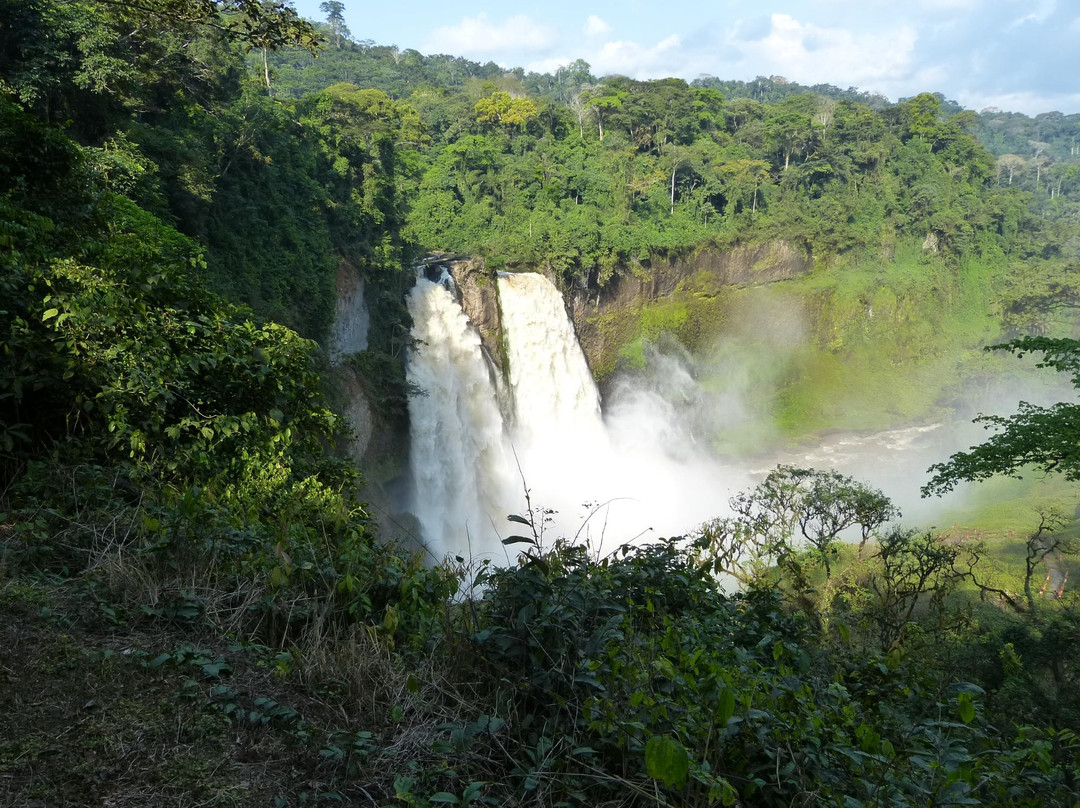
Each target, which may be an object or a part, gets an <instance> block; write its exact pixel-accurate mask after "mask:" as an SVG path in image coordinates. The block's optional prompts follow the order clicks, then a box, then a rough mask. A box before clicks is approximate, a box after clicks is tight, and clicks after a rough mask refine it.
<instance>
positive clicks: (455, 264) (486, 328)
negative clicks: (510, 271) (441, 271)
mask: <svg viewBox="0 0 1080 808" xmlns="http://www.w3.org/2000/svg"><path fill="white" fill-rule="evenodd" d="M445 265H446V266H448V267H449V268H450V274H451V275H452V276H453V277H454V283H456V284H457V287H458V292H459V294H460V295H461V308H462V309H464V311H465V315H466V316H467V317H468V318H469V321H470V322H471V323H472V324H473V325H474V326H475V327H476V330H477V331H479V332H480V342H481V343H482V344H483V346H484V350H486V351H487V352H488V356H490V357H491V359H492V361H493V362H494V363H495V365H496V367H499V368H503V369H505V368H506V358H505V354H504V351H503V346H502V340H501V339H500V335H501V333H502V326H501V320H500V318H499V285H498V282H497V280H496V275H495V272H494V271H492V270H489V269H488V268H487V267H486V265H485V264H484V259H482V258H460V259H456V260H451V261H447V262H446V264H445Z"/></svg>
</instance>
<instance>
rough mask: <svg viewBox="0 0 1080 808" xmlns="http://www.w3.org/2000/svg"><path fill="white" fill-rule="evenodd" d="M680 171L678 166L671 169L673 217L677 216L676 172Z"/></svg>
mask: <svg viewBox="0 0 1080 808" xmlns="http://www.w3.org/2000/svg"><path fill="white" fill-rule="evenodd" d="M678 170H679V167H678V166H675V167H674V168H672V169H671V215H675V172H676V171H678Z"/></svg>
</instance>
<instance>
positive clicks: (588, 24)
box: [585, 14, 611, 37]
mask: <svg viewBox="0 0 1080 808" xmlns="http://www.w3.org/2000/svg"><path fill="white" fill-rule="evenodd" d="M608 33H611V26H610V25H608V24H607V23H606V22H604V21H603V20H602V19H600V18H599V17H597V16H596V15H595V14H590V15H589V19H587V20H585V36H588V37H594V36H603V35H604V34H608Z"/></svg>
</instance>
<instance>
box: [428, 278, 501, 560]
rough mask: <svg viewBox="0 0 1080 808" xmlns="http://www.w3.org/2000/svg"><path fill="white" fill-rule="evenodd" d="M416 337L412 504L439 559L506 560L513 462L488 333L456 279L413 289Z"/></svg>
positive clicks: (441, 279) (435, 555) (444, 279)
mask: <svg viewBox="0 0 1080 808" xmlns="http://www.w3.org/2000/svg"><path fill="white" fill-rule="evenodd" d="M408 305H409V313H410V314H411V315H412V318H413V323H414V325H413V337H415V338H416V340H417V341H418V344H417V347H416V348H415V350H413V351H412V352H411V353H410V356H409V361H408V366H407V377H408V380H409V382H410V383H411V384H412V385H415V386H416V387H417V388H419V389H420V390H421V391H423V393H422V395H415V396H412V397H411V398H410V399H409V418H410V420H411V423H412V440H411V454H410V458H409V465H410V471H411V472H412V478H413V485H414V495H413V502H412V506H411V509H410V510H411V511H412V512H413V514H414V515H415V516H416V517H417V519H418V520H419V522H420V526H421V529H422V531H423V537H424V541H425V544H426V545H427V548H428V550H430V551H431V553H432V555H433V556H434V557H435V558H436V559H441V558H442V557H443V556H444V555H446V554H447V553H450V552H454V553H459V554H462V555H466V556H470V557H472V558H475V559H478V558H481V557H484V556H487V555H492V556H494V560H495V561H497V562H502V561H505V558H506V556H505V553H504V552H503V549H502V546H501V544H500V543H499V537H498V536H497V535H496V531H495V528H494V527H493V526H492V520H493V519H496V518H502V519H505V517H506V514H507V513H508V512H509V508H510V507H511V506H510V505H509V504H508V503H509V502H512V500H511V499H510V497H509V496H508V495H507V493H506V491H507V486H508V481H510V480H512V479H513V477H512V476H511V475H512V473H513V464H512V462H511V458H510V455H509V451H508V445H507V443H506V435H505V430H504V427H503V419H502V413H501V412H500V411H499V407H498V403H497V396H496V388H495V385H494V382H493V379H492V372H491V369H490V367H489V365H488V363H487V360H486V359H485V358H484V354H483V351H482V350H481V347H480V336H479V334H478V333H477V332H476V329H474V328H473V327H472V326H471V325H470V323H469V320H468V318H467V317H466V316H465V313H464V312H463V311H462V310H461V306H460V305H459V304H458V302H457V300H456V298H455V297H454V293H453V280H452V278H451V277H450V275H449V273H447V272H446V271H445V270H444V271H443V274H442V277H440V279H439V281H438V282H432V281H430V280H427V279H426V278H425V277H423V276H421V277H420V278H419V279H418V280H417V283H416V286H415V287H414V288H413V290H412V292H411V293H410V294H409V300H408Z"/></svg>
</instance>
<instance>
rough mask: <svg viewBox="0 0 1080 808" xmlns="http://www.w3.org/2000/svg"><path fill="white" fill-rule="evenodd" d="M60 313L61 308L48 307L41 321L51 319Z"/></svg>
mask: <svg viewBox="0 0 1080 808" xmlns="http://www.w3.org/2000/svg"><path fill="white" fill-rule="evenodd" d="M59 313H60V309H46V310H45V313H44V314H43V315H41V322H45V321H46V320H51V319H52V318H53V317H55V316H56V315H58V314H59Z"/></svg>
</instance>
